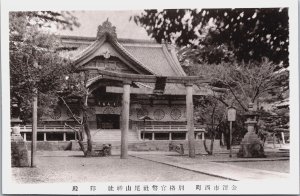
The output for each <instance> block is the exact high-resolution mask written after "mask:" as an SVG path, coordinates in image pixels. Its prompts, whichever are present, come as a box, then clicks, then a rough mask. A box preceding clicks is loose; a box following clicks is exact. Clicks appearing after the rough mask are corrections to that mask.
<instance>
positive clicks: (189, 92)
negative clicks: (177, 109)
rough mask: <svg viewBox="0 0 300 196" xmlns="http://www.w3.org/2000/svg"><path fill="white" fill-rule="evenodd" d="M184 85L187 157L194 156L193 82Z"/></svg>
mask: <svg viewBox="0 0 300 196" xmlns="http://www.w3.org/2000/svg"><path fill="white" fill-rule="evenodd" d="M185 86H186V120H187V134H188V146H189V157H191V158H195V133H194V105H193V84H191V83H188V84H186V85H185Z"/></svg>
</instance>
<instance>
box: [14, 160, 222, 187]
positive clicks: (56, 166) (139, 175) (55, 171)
mask: <svg viewBox="0 0 300 196" xmlns="http://www.w3.org/2000/svg"><path fill="white" fill-rule="evenodd" d="M37 159H38V160H37V167H36V168H12V173H13V179H14V180H15V181H16V182H18V183H58V182H112V181H120V182H123V181H217V180H224V179H220V178H217V177H212V176H209V175H205V174H200V173H196V172H192V171H188V170H184V169H180V168H176V167H172V166H168V165H164V164H160V163H153V162H150V161H147V160H142V159H137V158H134V157H129V158H128V159H120V157H119V156H110V157H102V158H100V157H92V158H85V157H82V156H80V155H74V156H50V155H49V156H39V157H37Z"/></svg>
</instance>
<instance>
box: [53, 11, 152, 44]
mask: <svg viewBox="0 0 300 196" xmlns="http://www.w3.org/2000/svg"><path fill="white" fill-rule="evenodd" d="M141 12H142V11H138V10H130V11H74V12H73V15H74V16H76V17H77V18H78V22H79V23H80V27H75V28H74V30H73V31H71V30H61V31H60V32H59V34H60V35H74V36H86V37H96V34H97V28H98V26H99V25H102V23H103V22H104V21H105V20H106V19H107V18H108V20H109V21H110V22H111V23H112V25H113V26H115V27H116V30H117V36H118V38H129V39H146V40H149V39H151V38H150V37H149V36H148V35H147V32H146V30H145V29H144V28H143V27H140V26H137V25H136V24H135V23H134V21H129V18H130V16H133V15H136V14H140V13H141Z"/></svg>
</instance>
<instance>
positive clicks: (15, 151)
mask: <svg viewBox="0 0 300 196" xmlns="http://www.w3.org/2000/svg"><path fill="white" fill-rule="evenodd" d="M11 166H12V167H29V156H28V150H27V148H26V144H25V142H24V141H23V138H22V136H21V135H19V134H12V136H11Z"/></svg>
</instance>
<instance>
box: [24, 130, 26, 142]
mask: <svg viewBox="0 0 300 196" xmlns="http://www.w3.org/2000/svg"><path fill="white" fill-rule="evenodd" d="M24 141H26V132H24Z"/></svg>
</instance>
